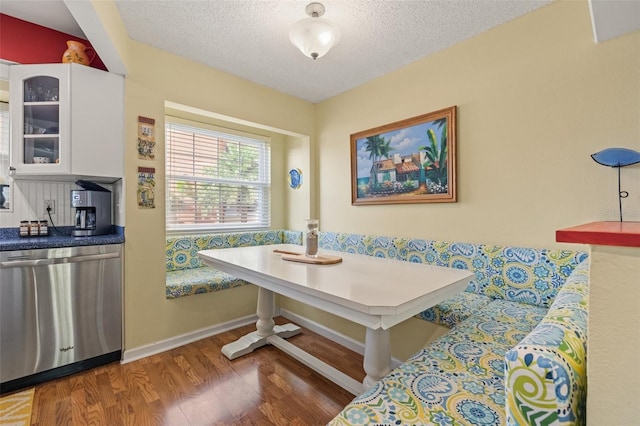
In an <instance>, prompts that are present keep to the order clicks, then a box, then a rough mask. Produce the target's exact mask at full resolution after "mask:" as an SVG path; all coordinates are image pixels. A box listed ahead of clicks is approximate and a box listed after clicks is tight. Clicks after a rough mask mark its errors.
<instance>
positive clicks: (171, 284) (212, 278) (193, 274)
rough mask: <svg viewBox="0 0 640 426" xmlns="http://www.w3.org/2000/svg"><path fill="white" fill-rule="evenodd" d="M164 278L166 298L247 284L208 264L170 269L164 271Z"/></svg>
mask: <svg viewBox="0 0 640 426" xmlns="http://www.w3.org/2000/svg"><path fill="white" fill-rule="evenodd" d="M166 278H167V281H166V293H167V299H177V298H178V297H183V296H190V295H192V294H201V293H210V292H212V291H219V290H225V289H228V288H233V287H240V286H242V285H245V284H249V283H247V282H246V281H244V280H241V279H240V278H236V277H234V276H233V275H229V274H227V273H224V272H221V271H218V270H217V269H214V268H211V267H209V266H202V267H200V268H191V269H181V270H178V271H170V272H167V273H166Z"/></svg>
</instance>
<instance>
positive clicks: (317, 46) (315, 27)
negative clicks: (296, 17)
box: [289, 18, 340, 59]
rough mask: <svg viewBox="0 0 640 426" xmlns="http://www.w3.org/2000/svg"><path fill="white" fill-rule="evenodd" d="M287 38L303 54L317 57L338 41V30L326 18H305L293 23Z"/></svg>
mask: <svg viewBox="0 0 640 426" xmlns="http://www.w3.org/2000/svg"><path fill="white" fill-rule="evenodd" d="M289 40H291V43H293V45H294V46H296V47H297V48H298V49H300V51H301V52H302V53H303V54H304V55H305V56H308V57H310V58H313V59H318V58H320V57H322V56H324V55H325V54H326V53H327V52H328V51H329V50H330V49H331V48H332V47H333V46H335V45H336V43H338V41H339V40H340V30H338V28H337V27H336V26H335V25H333V24H332V23H331V22H330V21H328V20H326V19H322V18H306V19H302V20H301V21H298V22H296V23H295V24H293V26H292V27H291V30H290V31H289Z"/></svg>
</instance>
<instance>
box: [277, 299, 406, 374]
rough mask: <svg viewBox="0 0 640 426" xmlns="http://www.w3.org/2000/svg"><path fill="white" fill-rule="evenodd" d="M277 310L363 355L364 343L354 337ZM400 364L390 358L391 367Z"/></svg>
mask: <svg viewBox="0 0 640 426" xmlns="http://www.w3.org/2000/svg"><path fill="white" fill-rule="evenodd" d="M279 311H280V316H282V317H284V318H286V319H288V320H291V321H293V322H295V323H296V324H297V325H299V326H301V327H304V328H307V329H309V330H311V331H313V332H314V333H316V334H319V335H320V336H322V337H325V338H327V339H329V340H332V341H334V342H336V343H337V344H339V345H340V346H344V347H345V348H347V349H349V350H352V351H354V352H356V353H358V354H360V355H364V343H362V342H359V341H357V340H355V339H352V338H351V337H349V336H345V335H344V334H342V333H338V332H337V331H335V330H332V329H330V328H327V327H325V326H324V325H322V324H320V323H317V322H315V321H312V320H310V319H307V318H305V317H303V316H300V315H298V314H296V313H293V312H291V311H288V310H286V309H282V308H280V309H279ZM400 364H402V361H400V360H399V359H396V358H392V359H391V366H392V367H393V368H396V367H397V366H399V365H400Z"/></svg>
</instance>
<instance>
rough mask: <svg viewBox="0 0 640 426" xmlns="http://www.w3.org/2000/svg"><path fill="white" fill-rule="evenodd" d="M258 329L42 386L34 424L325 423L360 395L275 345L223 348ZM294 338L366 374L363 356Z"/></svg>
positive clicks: (305, 335) (315, 338)
mask: <svg viewBox="0 0 640 426" xmlns="http://www.w3.org/2000/svg"><path fill="white" fill-rule="evenodd" d="M286 322H288V321H287V320H285V319H283V318H276V323H277V324H284V323H286ZM253 330H255V326H254V325H250V326H246V327H242V328H239V329H236V330H233V331H230V332H226V333H222V334H219V335H217V336H213V337H210V338H207V339H203V340H200V341H198V342H194V343H191V344H189V345H185V346H182V347H180V348H176V349H173V350H170V351H167V352H163V353H161V354H157V355H154V356H151V357H148V358H144V359H141V360H138V361H134V362H131V363H128V364H124V365H121V364H120V363H112V364H109V365H106V366H101V367H97V368H94V369H92V370H88V371H85V372H81V373H77V374H75V375H72V376H68V377H65V378H61V379H57V380H53V381H50V382H47V383H43V384H41V385H38V386H36V391H35V396H34V407H33V415H32V417H31V424H32V425H38V426H45V425H55V426H60V425H73V426H78V425H109V426H111V425H137V426H146V425H150V426H155V425H166V426H204V425H324V424H326V423H327V422H328V421H329V420H331V419H332V418H333V417H334V416H335V415H336V414H338V412H339V411H340V410H341V409H342V408H343V407H344V406H345V405H347V404H348V403H349V402H350V401H351V400H352V399H353V397H354V396H353V395H351V394H350V393H349V392H347V391H345V390H343V389H342V388H340V387H339V386H337V385H335V384H333V383H332V382H330V381H328V380H327V379H325V378H324V377H322V376H320V375H319V374H317V373H315V372H314V371H313V370H311V369H309V368H307V367H305V366H304V365H302V364H300V363H299V362H297V361H295V360H294V359H293V358H290V357H289V356H288V355H286V354H284V353H283V352H281V351H279V350H278V349H276V348H274V347H272V346H266V347H262V348H260V349H258V350H256V351H254V352H253V353H251V354H249V355H246V356H244V357H240V358H238V359H235V360H233V361H229V360H228V359H227V358H226V357H225V356H224V355H222V353H221V352H220V349H221V347H222V346H223V345H225V344H227V343H229V342H231V341H233V340H235V339H237V338H238V337H240V336H242V335H243V334H246V333H248V332H250V331H253ZM288 341H289V342H291V343H293V344H295V345H296V346H298V347H300V348H302V349H304V350H306V351H307V352H309V353H312V354H313V355H315V356H316V357H318V358H320V359H322V360H323V361H325V362H327V363H329V364H331V365H333V366H334V367H336V368H337V369H339V370H341V371H342V372H344V373H346V374H348V375H350V376H352V377H354V378H355V379H356V380H359V381H361V380H363V379H364V371H363V369H362V356H361V355H359V354H357V353H355V352H352V351H350V350H348V349H345V348H344V347H342V346H340V345H338V344H336V343H334V342H332V341H330V340H328V339H325V338H323V337H321V336H319V335H317V334H315V333H313V332H311V331H309V330H306V329H303V332H302V334H300V335H298V336H294V337H292V338H290V339H288Z"/></svg>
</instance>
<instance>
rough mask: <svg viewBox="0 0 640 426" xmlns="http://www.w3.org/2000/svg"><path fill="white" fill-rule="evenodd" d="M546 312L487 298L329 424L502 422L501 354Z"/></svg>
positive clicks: (502, 366)
mask: <svg viewBox="0 0 640 426" xmlns="http://www.w3.org/2000/svg"><path fill="white" fill-rule="evenodd" d="M545 311H546V309H545V308H542V307H538V306H531V305H526V304H522V303H516V302H509V301H502V300H500V301H493V302H491V303H489V304H488V305H486V306H485V308H483V309H482V310H481V311H480V312H482V314H477V315H472V316H471V317H470V318H469V319H467V320H464V321H462V322H461V323H459V324H458V325H457V326H456V327H455V328H453V329H452V330H451V331H450V332H448V333H447V334H445V335H444V336H442V337H441V338H439V339H437V340H436V341H435V342H433V343H431V344H429V345H428V346H427V347H426V348H424V349H422V350H421V351H420V352H418V353H417V354H415V355H414V356H413V357H411V359H409V360H408V361H406V362H405V363H403V364H402V365H400V366H399V367H398V368H396V369H395V370H393V371H392V372H391V373H389V374H388V375H387V376H385V377H384V378H383V379H382V380H380V381H379V382H377V383H376V385H375V386H374V387H373V388H371V389H369V390H367V391H366V392H365V393H364V394H362V395H360V396H358V397H357V398H355V399H354V400H353V401H352V402H351V403H350V404H349V405H348V406H347V407H345V408H344V409H343V410H342V412H341V413H340V414H338V416H337V417H336V418H334V419H333V420H332V421H331V423H330V424H331V425H370V424H384V425H388V424H390V425H393V424H398V425H414V424H415V425H418V424H435V425H471V424H474V425H477V424H480V425H503V424H505V422H506V416H505V399H506V397H505V388H504V355H505V354H506V353H507V351H509V349H510V348H511V347H513V346H514V345H515V344H517V343H518V342H519V341H520V340H521V339H522V337H523V336H524V335H526V334H527V333H528V332H529V331H531V330H532V329H533V328H534V327H535V326H536V324H537V323H538V322H539V321H540V320H541V319H542V317H543V316H544V313H545ZM515 312H517V314H516V316H515V317H513V318H512V317H511V316H510V315H511V314H512V313H515Z"/></svg>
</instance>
